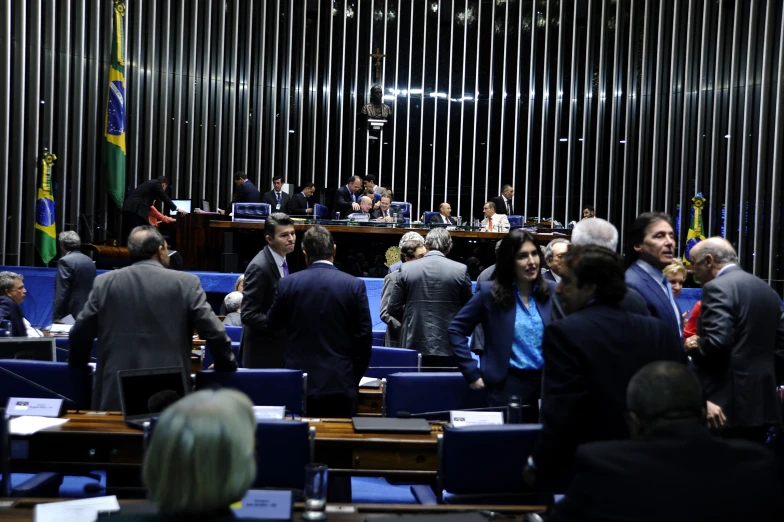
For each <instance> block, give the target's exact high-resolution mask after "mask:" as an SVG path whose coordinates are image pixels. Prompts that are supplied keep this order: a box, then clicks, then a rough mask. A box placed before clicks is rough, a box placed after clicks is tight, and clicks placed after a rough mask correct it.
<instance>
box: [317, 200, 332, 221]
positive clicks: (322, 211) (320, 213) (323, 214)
mask: <svg viewBox="0 0 784 522" xmlns="http://www.w3.org/2000/svg"><path fill="white" fill-rule="evenodd" d="M313 215H314V216H315V217H317V218H321V219H329V207H327V206H326V205H322V204H320V203H316V204H315V205H313Z"/></svg>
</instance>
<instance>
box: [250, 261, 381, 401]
mask: <svg viewBox="0 0 784 522" xmlns="http://www.w3.org/2000/svg"><path fill="white" fill-rule="evenodd" d="M246 284H247V282H246ZM267 317H268V321H269V322H270V323H271V324H275V325H278V326H280V327H282V328H285V330H286V333H287V336H288V347H287V348H286V368H292V369H298V370H302V371H304V372H307V374H308V396H309V397H313V398H317V399H318V398H323V397H327V396H330V395H333V396H334V395H340V396H346V397H349V398H354V397H356V395H357V387H358V386H359V380H360V379H361V378H362V376H363V375H365V372H366V371H367V368H368V364H370V351H371V346H372V344H373V326H372V323H371V321H370V308H369V307H368V299H367V290H366V289H365V282H364V281H362V280H361V279H357V278H356V277H353V276H350V275H348V274H345V273H343V272H341V271H340V270H338V269H337V268H335V267H334V266H332V265H331V264H329V263H314V264H312V265H310V267H308V268H307V269H306V270H302V271H300V272H297V273H295V274H291V275H290V276H288V277H284V278H283V279H282V280H281V281H280V283H279V285H278V293H277V295H276V296H275V302H274V303H273V304H272V308H271V309H270V311H269V315H268V316H267Z"/></svg>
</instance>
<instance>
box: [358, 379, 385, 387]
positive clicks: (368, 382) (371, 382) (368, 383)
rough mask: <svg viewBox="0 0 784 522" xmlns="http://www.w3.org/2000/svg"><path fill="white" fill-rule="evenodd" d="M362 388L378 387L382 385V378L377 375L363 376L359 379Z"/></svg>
mask: <svg viewBox="0 0 784 522" xmlns="http://www.w3.org/2000/svg"><path fill="white" fill-rule="evenodd" d="M359 386H360V388H378V387H379V386H381V379H377V378H375V377H362V378H361V379H359Z"/></svg>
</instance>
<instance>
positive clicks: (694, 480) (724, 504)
mask: <svg viewBox="0 0 784 522" xmlns="http://www.w3.org/2000/svg"><path fill="white" fill-rule="evenodd" d="M575 464H576V465H575V468H576V473H575V477H574V480H573V481H572V484H571V487H570V488H569V489H568V491H567V493H566V498H565V499H564V500H563V501H562V502H560V503H559V504H556V506H555V507H554V508H553V511H552V513H551V515H550V516H549V517H548V518H547V520H548V521H551V522H565V521H569V522H588V521H591V522H598V521H607V520H623V521H626V522H643V521H657V520H662V521H664V520H666V521H668V522H691V521H694V520H706V521H707V520H710V521H711V522H737V521H739V520H754V521H761V522H768V521H770V522H773V521H774V520H781V515H782V513H783V512H784V511H783V509H784V506H782V500H781V485H780V482H779V478H778V476H777V472H776V463H775V460H774V458H773V453H772V452H771V451H770V450H769V449H767V448H765V447H764V446H762V445H760V444H756V443H752V442H747V441H741V440H722V439H719V438H714V437H712V436H711V435H710V433H709V432H708V429H707V428H705V427H704V426H700V425H696V424H675V425H671V426H669V427H667V428H663V429H660V430H657V431H655V432H653V433H652V434H651V435H650V436H648V437H646V438H645V439H642V440H635V441H611V442H596V443H593V444H586V445H585V446H581V447H580V449H578V450H577V456H576V458H575Z"/></svg>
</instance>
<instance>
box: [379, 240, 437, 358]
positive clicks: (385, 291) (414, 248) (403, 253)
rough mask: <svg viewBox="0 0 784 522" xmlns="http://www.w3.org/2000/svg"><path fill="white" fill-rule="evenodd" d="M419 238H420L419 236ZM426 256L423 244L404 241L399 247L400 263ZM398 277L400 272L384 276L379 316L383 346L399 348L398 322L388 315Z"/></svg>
mask: <svg viewBox="0 0 784 522" xmlns="http://www.w3.org/2000/svg"><path fill="white" fill-rule="evenodd" d="M419 237H420V238H421V237H422V236H419ZM425 254H427V247H425V243H424V242H419V241H415V240H411V241H404V242H403V243H402V245H401V246H400V261H401V262H403V263H408V262H409V261H415V260H417V259H422V258H423V257H425ZM399 275H400V270H395V271H394V272H390V273H388V274H387V275H386V276H384V284H383V285H382V287H381V307H380V308H379V315H380V316H381V320H382V321H383V322H384V324H386V325H387V331H386V333H385V334H384V346H394V347H400V321H398V320H397V319H395V318H394V317H392V316H390V315H389V298H390V296H391V295H392V289H393V288H395V283H396V282H397V278H398V276H399Z"/></svg>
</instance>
